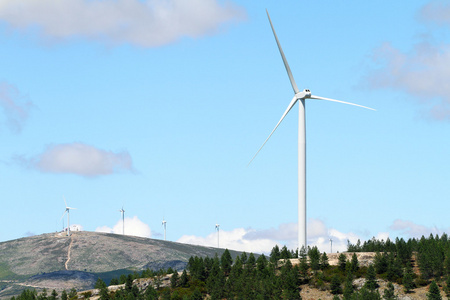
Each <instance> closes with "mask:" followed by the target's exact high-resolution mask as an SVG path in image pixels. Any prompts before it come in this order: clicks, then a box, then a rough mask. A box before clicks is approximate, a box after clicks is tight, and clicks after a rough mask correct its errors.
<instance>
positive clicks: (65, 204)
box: [63, 196, 67, 207]
mask: <svg viewBox="0 0 450 300" xmlns="http://www.w3.org/2000/svg"><path fill="white" fill-rule="evenodd" d="M63 199H64V204H65V205H66V207H67V202H66V197H64V196H63Z"/></svg>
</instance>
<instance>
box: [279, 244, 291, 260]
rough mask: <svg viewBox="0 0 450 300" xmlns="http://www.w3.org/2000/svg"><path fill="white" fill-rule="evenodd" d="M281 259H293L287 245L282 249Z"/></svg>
mask: <svg viewBox="0 0 450 300" xmlns="http://www.w3.org/2000/svg"><path fill="white" fill-rule="evenodd" d="M280 258H281V259H290V258H292V256H291V252H290V251H289V250H288V248H287V247H286V245H284V246H283V248H281V252H280Z"/></svg>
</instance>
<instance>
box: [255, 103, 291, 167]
mask: <svg viewBox="0 0 450 300" xmlns="http://www.w3.org/2000/svg"><path fill="white" fill-rule="evenodd" d="M297 100H298V98H297V96H294V98H292V100H291V103H289V106H288V107H287V109H286V111H285V112H284V114H283V115H282V116H281V119H280V121H278V123H277V126H275V128H274V129H273V130H272V132H271V133H270V134H269V137H268V138H267V139H266V140H265V141H264V143H263V144H262V146H261V147H260V148H259V150H258V152H256V154H255V155H254V156H253V158H252V160H250V162H249V163H248V165H247V166H249V165H250V164H251V163H252V161H253V160H254V159H255V157H256V155H258V153H259V151H261V149H262V148H263V147H264V145H265V144H266V143H267V141H268V140H269V139H270V137H271V136H272V134H273V133H274V132H275V130H277V128H278V126H279V125H280V124H281V122H282V121H283V119H284V117H286V115H287V114H288V113H289V111H290V110H291V109H292V107H293V106H294V105H295V103H296V102H297Z"/></svg>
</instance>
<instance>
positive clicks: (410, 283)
mask: <svg viewBox="0 0 450 300" xmlns="http://www.w3.org/2000/svg"><path fill="white" fill-rule="evenodd" d="M403 286H404V287H405V293H409V292H411V290H412V289H414V288H415V284H414V280H413V270H412V268H411V266H410V265H407V267H406V268H405V271H404V274H403Z"/></svg>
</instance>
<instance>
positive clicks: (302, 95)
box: [249, 10, 374, 249]
mask: <svg viewBox="0 0 450 300" xmlns="http://www.w3.org/2000/svg"><path fill="white" fill-rule="evenodd" d="M266 12H267V17H268V18H269V23H270V27H271V28H272V32H273V35H274V37H275V40H276V42H277V45H278V50H279V51H280V54H281V58H282V59H283V63H284V67H285V69H286V72H287V74H288V76H289V80H290V82H291V85H292V88H293V90H294V93H295V95H294V98H292V100H291V102H290V103H289V105H288V107H287V109H286V111H285V112H284V114H283V115H282V116H281V119H280V121H278V123H277V125H276V126H275V128H274V129H273V130H272V132H271V133H270V134H269V137H268V138H267V139H266V140H265V141H264V143H263V144H262V146H261V147H260V148H259V150H258V151H257V152H256V154H255V155H254V156H253V158H252V159H251V161H250V163H251V162H252V161H253V160H254V159H255V157H256V156H257V155H258V153H259V152H260V151H261V149H262V148H263V147H264V145H265V144H266V143H267V141H268V140H269V139H270V137H271V136H272V134H273V133H274V132H275V130H276V129H277V128H278V126H279V125H280V123H281V122H282V121H283V119H284V117H285V116H286V115H287V114H288V113H289V111H290V110H291V109H292V107H293V106H294V105H295V104H296V103H297V102H299V105H298V107H299V120H298V247H299V249H301V248H302V247H305V248H306V246H307V244H306V124H305V100H306V99H315V100H326V101H332V102H338V103H344V104H349V105H354V106H358V107H362V108H367V109H370V110H374V109H373V108H370V107H366V106H362V105H358V104H354V103H349V102H344V101H340V100H334V99H330V98H324V97H319V96H314V95H312V94H311V91H310V90H308V89H305V90H303V91H300V90H299V89H298V87H297V84H296V83H295V81H294V77H293V76H292V73H291V69H290V68H289V65H288V62H287V60H286V57H285V56H284V53H283V50H282V49H281V45H280V42H279V41H278V37H277V35H276V33H275V29H274V28H273V25H272V21H271V20H270V16H269V12H268V11H267V10H266ZM250 163H249V164H250Z"/></svg>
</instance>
